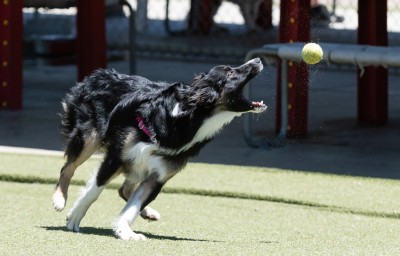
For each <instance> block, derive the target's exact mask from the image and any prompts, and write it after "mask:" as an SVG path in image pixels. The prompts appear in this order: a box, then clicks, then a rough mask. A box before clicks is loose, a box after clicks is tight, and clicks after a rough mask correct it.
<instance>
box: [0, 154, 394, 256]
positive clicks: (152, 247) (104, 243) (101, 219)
mask: <svg viewBox="0 0 400 256" xmlns="http://www.w3.org/2000/svg"><path fill="white" fill-rule="evenodd" d="M98 161H99V160H98V159H91V160H90V161H88V162H87V163H85V164H84V165H83V166H82V167H81V168H80V169H79V170H78V171H77V173H76V177H74V178H75V179H74V184H75V185H73V186H71V190H70V197H69V198H70V201H69V202H68V204H67V209H66V210H68V209H69V208H70V207H71V205H72V203H73V200H75V198H76V197H77V195H78V193H79V189H80V184H83V182H84V180H86V179H88V178H89V176H90V173H91V172H93V170H94V169H95V168H96V166H98ZM0 163H1V165H0V193H1V195H2V200H1V203H0V205H1V210H0V255H117V254H120V253H125V254H130V255H139V254H140V255H144V254H145V255H400V228H399V227H400V200H399V196H400V181H397V180H385V179H370V178H360V177H348V176H337V175H324V174H315V173H304V172H296V171H289V170H277V169H269V168H255V167H239V166H226V165H209V164H189V165H188V167H187V168H186V169H185V170H184V171H182V172H181V173H180V174H178V175H177V176H176V177H175V178H174V179H172V180H171V182H170V183H169V184H167V186H166V187H165V189H164V190H163V193H161V194H160V195H159V197H158V198H157V200H156V201H155V202H153V203H152V206H153V207H154V208H155V209H157V210H158V211H159V212H160V213H161V220H160V221H158V222H147V221H144V220H142V219H138V220H137V221H136V222H135V223H134V226H133V229H134V230H135V231H137V232H139V233H143V234H145V235H146V236H147V237H148V238H149V239H148V240H147V241H144V242H124V241H120V240H118V239H116V238H115V237H114V236H113V233H112V230H111V222H112V221H113V219H114V218H115V216H116V215H117V214H118V213H119V211H120V210H121V209H122V207H123V205H124V202H123V201H122V200H121V199H120V198H119V197H118V193H117V191H116V188H117V186H118V183H119V182H120V181H121V179H116V180H115V181H114V182H113V183H112V184H110V186H109V187H110V188H109V189H106V190H105V191H104V192H103V194H102V195H101V196H100V198H99V200H98V201H97V202H96V203H95V204H94V205H93V206H92V208H90V210H89V212H88V214H87V216H86V217H85V218H84V219H83V221H82V223H81V233H79V234H77V233H72V232H68V231H67V230H66V229H65V215H66V211H64V212H62V213H57V212H55V211H54V210H53V209H52V208H51V195H52V192H53V189H54V184H55V183H56V179H57V176H58V173H59V168H60V167H61V166H62V164H63V159H62V157H57V156H38V155H25V154H7V153H6V154H1V155H0Z"/></svg>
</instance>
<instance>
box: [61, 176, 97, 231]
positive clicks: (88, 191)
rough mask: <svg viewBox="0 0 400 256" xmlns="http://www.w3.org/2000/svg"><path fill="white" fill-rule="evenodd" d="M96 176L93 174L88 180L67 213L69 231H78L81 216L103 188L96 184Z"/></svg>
mask: <svg viewBox="0 0 400 256" xmlns="http://www.w3.org/2000/svg"><path fill="white" fill-rule="evenodd" d="M96 176H97V175H96V174H94V175H93V176H92V178H91V179H90V180H89V181H88V183H87V184H86V188H85V189H83V190H82V192H81V195H80V197H79V198H78V200H77V201H76V202H75V204H74V206H73V207H72V209H71V210H70V211H69V213H68V215H67V228H68V229H69V230H71V231H75V232H79V225H80V223H81V220H82V218H83V217H84V216H85V214H86V212H87V210H88V209H89V207H90V206H91V205H92V203H93V202H94V201H96V199H97V198H98V197H99V195H100V193H101V192H102V191H103V189H104V186H101V187H98V186H97V183H96Z"/></svg>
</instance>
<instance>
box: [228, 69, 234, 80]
mask: <svg viewBox="0 0 400 256" xmlns="http://www.w3.org/2000/svg"><path fill="white" fill-rule="evenodd" d="M234 75H235V71H233V70H230V71H229V72H228V74H227V76H228V78H232V77H233V76H234Z"/></svg>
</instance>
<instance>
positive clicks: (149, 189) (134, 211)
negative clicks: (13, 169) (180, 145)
mask: <svg viewBox="0 0 400 256" xmlns="http://www.w3.org/2000/svg"><path fill="white" fill-rule="evenodd" d="M163 185H164V182H162V181H160V180H159V175H158V174H157V173H153V174H151V175H150V176H149V177H147V178H146V179H145V180H144V181H142V182H141V183H140V185H139V187H138V188H137V189H136V191H135V192H134V193H132V195H131V196H130V197H129V200H128V202H127V204H126V206H125V207H124V209H123V210H122V212H121V214H120V215H119V217H118V219H117V220H116V222H115V226H114V232H115V235H116V236H117V237H118V238H120V239H122V240H145V239H146V237H145V236H144V235H142V234H136V233H135V232H133V231H132V229H131V227H130V226H131V225H132V223H133V222H134V221H135V219H136V218H137V216H138V215H139V213H140V212H141V211H142V210H143V209H144V208H145V207H146V206H147V205H148V204H149V203H150V202H151V201H153V200H154V199H155V198H156V197H157V195H158V193H160V190H161V188H162V186H163Z"/></svg>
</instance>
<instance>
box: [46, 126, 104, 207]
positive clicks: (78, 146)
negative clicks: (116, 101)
mask: <svg viewBox="0 0 400 256" xmlns="http://www.w3.org/2000/svg"><path fill="white" fill-rule="evenodd" d="M98 147H99V139H98V138H97V135H96V133H95V132H93V133H92V134H91V135H90V136H87V137H86V138H84V136H83V135H82V133H80V132H78V133H77V135H76V136H74V138H72V139H71V140H70V141H69V143H68V146H67V149H66V151H65V156H66V158H67V162H66V163H65V165H64V166H63V167H62V169H61V173H60V178H59V181H58V184H57V186H56V190H55V192H54V194H53V198H52V201H53V208H54V209H55V210H56V211H62V210H63V209H64V207H65V203H66V201H67V197H68V187H69V183H70V182H71V179H72V176H73V175H74V172H75V170H76V168H78V166H79V165H81V164H82V163H83V162H85V161H86V160H87V159H88V158H89V157H90V156H91V155H92V154H93V153H94V152H95V151H96V150H97V149H98Z"/></svg>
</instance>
